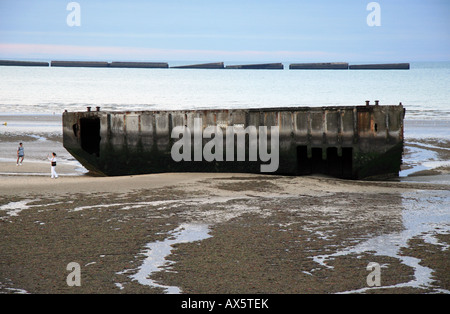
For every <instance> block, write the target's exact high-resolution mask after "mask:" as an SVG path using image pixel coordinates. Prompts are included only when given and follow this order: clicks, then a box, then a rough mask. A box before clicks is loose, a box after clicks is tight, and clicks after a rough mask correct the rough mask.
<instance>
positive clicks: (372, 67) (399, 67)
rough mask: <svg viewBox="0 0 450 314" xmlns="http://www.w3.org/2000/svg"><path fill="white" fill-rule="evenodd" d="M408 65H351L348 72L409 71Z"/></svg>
mask: <svg viewBox="0 0 450 314" xmlns="http://www.w3.org/2000/svg"><path fill="white" fill-rule="evenodd" d="M409 68H410V66H409V63H385V64H357V65H355V64H353V65H350V66H349V69H350V70H409Z"/></svg>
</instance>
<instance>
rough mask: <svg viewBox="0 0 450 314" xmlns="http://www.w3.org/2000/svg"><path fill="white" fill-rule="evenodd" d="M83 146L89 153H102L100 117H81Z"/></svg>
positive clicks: (97, 154)
mask: <svg viewBox="0 0 450 314" xmlns="http://www.w3.org/2000/svg"><path fill="white" fill-rule="evenodd" d="M80 139H81V148H82V149H83V150H85V151H86V152H88V153H89V154H95V155H96V156H97V157H99V155H100V140H101V138H100V119H99V118H82V119H80Z"/></svg>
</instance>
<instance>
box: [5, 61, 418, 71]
mask: <svg viewBox="0 0 450 314" xmlns="http://www.w3.org/2000/svg"><path fill="white" fill-rule="evenodd" d="M0 66H29V67H34V66H40V67H89V68H147V69H167V68H171V69H238V70H283V69H284V68H285V67H284V64H283V63H281V62H278V63H259V64H232V65H225V63H224V62H211V63H200V64H187V65H177V66H170V65H169V63H167V62H128V61H113V62H107V61H60V60H54V61H50V62H40V61H39V62H38V61H21V60H0ZM409 69H410V64H409V63H382V64H376V63H375V64H349V63H347V62H319V63H291V64H289V70H409Z"/></svg>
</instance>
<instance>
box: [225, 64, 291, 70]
mask: <svg viewBox="0 0 450 314" xmlns="http://www.w3.org/2000/svg"><path fill="white" fill-rule="evenodd" d="M226 69H242V70H283V69H284V66H283V64H282V63H263V64H243V65H227V66H226Z"/></svg>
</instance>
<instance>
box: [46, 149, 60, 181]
mask: <svg viewBox="0 0 450 314" xmlns="http://www.w3.org/2000/svg"><path fill="white" fill-rule="evenodd" d="M47 158H48V160H50V162H51V165H52V168H51V178H52V179H56V178H58V174H57V173H56V154H55V153H52V156H47Z"/></svg>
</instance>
